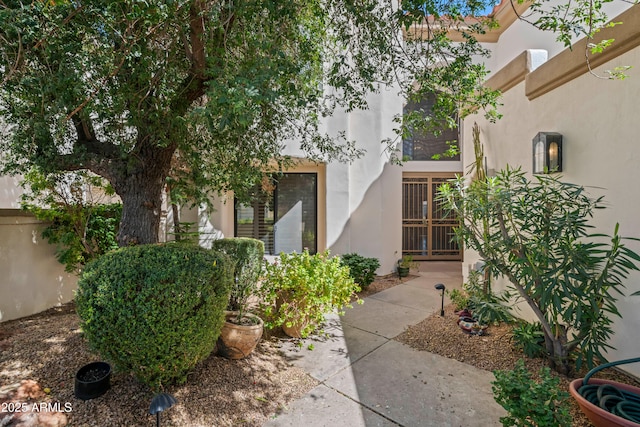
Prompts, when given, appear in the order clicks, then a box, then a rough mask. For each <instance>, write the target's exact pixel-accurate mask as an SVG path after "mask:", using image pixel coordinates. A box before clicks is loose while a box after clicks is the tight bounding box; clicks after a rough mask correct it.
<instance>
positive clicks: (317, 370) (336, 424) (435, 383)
mask: <svg viewBox="0 0 640 427" xmlns="http://www.w3.org/2000/svg"><path fill="white" fill-rule="evenodd" d="M421 270H422V271H421V272H420V273H419V277H418V278H416V279H413V280H411V281H408V282H405V283H403V284H401V285H398V286H395V287H393V288H391V289H387V290H385V291H383V292H380V293H378V294H375V295H372V296H371V297H368V298H366V299H365V303H364V304H363V305H357V306H354V308H353V309H348V310H347V311H346V313H345V315H344V316H342V317H341V318H339V317H338V316H336V315H334V316H330V317H329V318H328V323H327V326H326V327H325V332H326V334H325V335H324V336H323V337H320V338H314V339H307V340H305V341H304V344H303V346H302V347H298V346H296V345H295V344H294V343H293V342H287V343H285V344H284V346H283V352H284V354H285V357H286V358H287V359H288V360H289V362H290V363H292V364H293V365H295V366H298V367H301V368H302V369H305V370H306V371H307V372H308V373H309V375H311V376H312V377H314V378H316V379H317V380H318V381H320V382H321V384H320V385H319V386H317V387H316V388H314V389H313V390H311V391H310V392H309V393H307V394H306V395H305V396H304V397H303V398H301V399H299V400H298V401H296V402H294V403H293V404H292V405H291V406H290V407H289V408H287V409H286V410H285V411H283V412H282V413H280V414H277V415H276V416H275V417H274V419H272V420H270V421H268V422H267V423H266V424H265V426H267V427H279V426H283V427H284V426H310V427H315V426H333V427H342V426H345V427H347V426H348V427H351V426H366V427H373V426H385V427H386V426H407V427H410V426H438V427H440V426H465V427H467V426H471V427H473V426H478V427H480V426H482V427H487V426H489V427H490V426H499V425H500V423H499V418H500V416H503V415H504V414H505V411H504V409H502V408H501V407H500V406H499V405H498V404H497V403H495V401H494V400H493V395H492V392H491V384H490V383H491V381H492V380H493V374H492V373H490V372H487V371H483V370H481V369H477V368H474V367H472V366H470V365H466V364H464V363H461V362H458V361H456V360H453V359H448V358H444V357H441V356H438V355H435V354H431V353H428V352H422V351H417V350H414V349H412V348H411V347H409V346H406V345H404V344H402V343H399V342H397V341H393V338H394V337H395V336H397V335H398V334H400V333H401V332H403V331H404V329H405V328H406V327H407V326H409V325H413V324H416V323H419V322H420V321H421V320H423V319H424V318H426V317H427V316H428V315H430V314H431V313H433V312H435V311H437V310H439V309H440V304H441V299H440V298H441V297H440V293H439V292H438V291H436V290H435V289H434V287H433V286H434V285H435V283H444V284H445V286H446V287H447V289H454V288H460V286H461V284H462V276H461V264H460V263H459V262H458V263H456V262H453V263H452V262H446V263H423V264H422V265H421ZM309 344H313V350H309V348H307V346H308V345H309ZM461 350H463V349H461Z"/></svg>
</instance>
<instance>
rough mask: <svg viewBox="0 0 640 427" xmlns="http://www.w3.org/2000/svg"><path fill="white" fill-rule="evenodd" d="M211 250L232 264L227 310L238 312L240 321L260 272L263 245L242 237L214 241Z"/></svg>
mask: <svg viewBox="0 0 640 427" xmlns="http://www.w3.org/2000/svg"><path fill="white" fill-rule="evenodd" d="M211 248H212V249H213V250H215V251H220V252H222V253H224V254H226V255H228V256H229V258H230V259H231V261H232V263H233V277H234V282H233V284H232V285H231V295H230V296H229V306H228V308H229V310H232V311H238V312H239V314H238V317H239V318H240V319H241V318H242V316H243V314H244V312H245V310H246V309H247V305H248V303H249V298H250V297H251V296H252V295H254V293H255V291H256V287H257V284H258V279H259V278H260V273H261V272H262V263H263V258H264V243H263V242H262V241H261V240H257V239H249V238H244V237H238V238H227V239H220V240H214V241H213V244H212V246H211Z"/></svg>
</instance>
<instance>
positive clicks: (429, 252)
mask: <svg viewBox="0 0 640 427" xmlns="http://www.w3.org/2000/svg"><path fill="white" fill-rule="evenodd" d="M452 178H455V174H444V173H405V174H403V175H402V254H403V255H412V256H413V259H414V260H418V261H419V260H429V261H435V260H458V261H459V260H462V251H461V250H460V247H459V246H458V244H457V243H456V242H455V241H453V227H454V226H456V225H457V223H458V221H457V219H456V218H455V217H452V216H451V215H449V216H447V215H446V213H445V212H444V211H443V209H442V206H441V203H438V202H437V201H436V200H435V199H436V198H437V194H438V187H439V186H440V185H441V184H442V183H445V182H447V181H448V180H450V179H452Z"/></svg>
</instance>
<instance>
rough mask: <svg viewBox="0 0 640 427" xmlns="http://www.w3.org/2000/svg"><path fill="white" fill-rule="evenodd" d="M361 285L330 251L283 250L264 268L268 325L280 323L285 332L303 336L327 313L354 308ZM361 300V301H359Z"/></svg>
mask: <svg viewBox="0 0 640 427" xmlns="http://www.w3.org/2000/svg"><path fill="white" fill-rule="evenodd" d="M359 290H360V288H359V287H358V285H357V284H356V283H354V281H353V279H352V278H351V276H350V275H349V267H347V266H344V265H342V263H341V261H340V258H339V257H333V258H332V257H330V256H329V252H328V251H325V252H323V253H318V254H315V255H311V254H309V252H308V251H306V250H305V251H304V252H303V253H301V254H298V253H293V254H285V253H281V254H280V256H279V258H278V259H276V261H275V262H274V263H272V264H271V263H268V264H266V267H265V275H264V278H263V282H262V286H261V288H260V294H261V296H262V300H263V301H262V304H263V312H264V315H265V319H266V322H265V324H266V326H267V327H269V328H274V327H278V326H281V327H282V329H283V331H284V332H285V334H287V335H289V336H290V337H294V338H304V337H306V336H308V335H309V334H310V333H311V332H313V331H314V330H315V329H316V328H317V326H318V325H319V324H320V323H321V322H322V321H323V320H324V315H325V314H326V313H329V312H332V311H335V310H338V311H340V310H342V308H343V307H351V301H352V298H354V297H355V295H356V294H355V293H356V292H357V291H359ZM357 301H358V302H361V301H360V300H357Z"/></svg>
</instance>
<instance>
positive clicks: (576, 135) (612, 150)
mask: <svg viewBox="0 0 640 427" xmlns="http://www.w3.org/2000/svg"><path fill="white" fill-rule="evenodd" d="M514 56H515V55H514ZM617 65H633V66H634V68H633V69H631V70H630V71H629V72H628V74H629V78H628V79H626V80H624V81H610V80H602V79H598V78H596V77H594V76H592V75H590V74H584V75H582V76H581V77H578V78H576V79H574V80H572V81H570V82H569V83H566V84H564V85H562V86H560V87H558V88H557V89H555V90H553V91H551V92H549V93H547V94H545V95H543V96H541V97H539V98H535V99H533V100H531V101H529V100H528V99H527V98H526V96H525V83H524V82H523V83H520V84H518V85H517V86H515V87H513V88H511V89H510V90H508V91H507V92H506V93H505V94H504V96H503V104H504V105H503V107H502V108H501V112H502V114H503V115H504V116H503V118H502V119H501V120H499V121H498V122H497V123H496V124H489V123H487V122H486V121H485V120H484V119H483V118H482V117H470V118H468V119H467V121H466V123H467V124H468V126H466V132H465V138H464V145H465V147H467V149H471V147H472V140H471V130H470V129H471V124H473V121H477V122H478V123H479V124H480V126H481V130H482V131H481V139H482V142H483V143H484V146H485V154H486V156H487V161H488V167H489V169H496V170H499V169H501V168H504V167H505V166H506V165H507V164H509V165H512V166H522V168H523V170H525V171H528V172H530V171H531V169H532V158H531V157H532V139H533V137H534V136H535V135H536V134H537V133H538V132H540V131H555V132H560V133H561V134H562V135H563V172H562V174H561V175H562V177H563V179H564V180H565V181H567V182H572V183H576V184H581V185H584V186H585V187H589V192H590V194H591V195H593V196H600V195H603V196H604V197H605V202H606V204H607V209H605V210H602V211H598V212H597V213H596V216H595V218H594V219H593V222H592V223H593V225H595V226H596V228H595V229H594V232H601V233H607V234H610V233H612V232H613V228H614V226H615V224H616V223H619V224H620V234H621V235H624V236H630V237H636V238H638V237H640V221H639V220H638V214H637V212H638V209H639V208H640V186H639V185H638V184H637V182H640V167H638V164H639V162H640V144H639V138H640V136H639V135H640V122H639V121H638V114H637V111H638V110H637V105H638V99H640V48H635V49H633V50H631V51H629V52H627V53H625V54H623V55H621V56H619V57H617V58H616V59H615V60H613V61H611V62H610V63H608V64H605V65H604V66H602V67H600V68H599V69H596V72H599V73H602V72H603V70H605V69H611V68H613V67H614V66H617ZM627 245H628V246H629V247H631V248H633V249H634V250H636V251H639V252H640V244H638V242H633V241H628V242H627ZM476 259H477V256H476V255H475V254H473V253H470V252H467V253H465V263H464V264H465V268H464V270H465V271H464V272H465V274H466V266H468V265H469V264H472V263H474V262H475V260H476ZM625 284H626V286H627V288H626V294H627V295H629V294H631V293H633V292H635V291H638V290H640V274H639V273H637V272H634V273H632V274H631V276H630V277H629V279H627V280H626V282H625ZM638 304H640V297H623V298H621V299H620V300H619V303H618V308H619V310H620V312H621V314H622V316H623V319H622V320H620V319H617V320H616V321H615V326H614V330H615V331H616V334H615V336H614V338H613V339H612V341H611V344H612V345H613V346H614V347H616V348H617V350H615V351H612V352H611V353H610V355H609V357H610V359H611V360H619V359H624V358H629V357H635V356H637V355H638V354H640V341H638V340H637V339H636V338H637V336H636V335H637V334H636V332H637V330H638V328H639V327H640V313H638V311H637V309H636V308H637V307H638ZM625 368H626V367H625ZM626 369H628V370H629V371H630V372H632V373H634V374H636V375H640V367H638V366H633V365H629V366H628V368H626Z"/></svg>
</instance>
